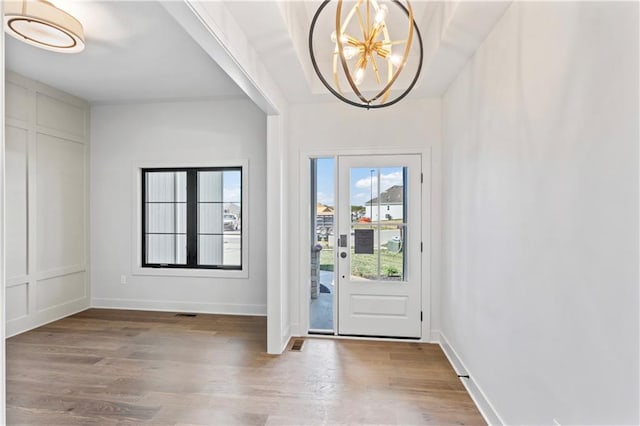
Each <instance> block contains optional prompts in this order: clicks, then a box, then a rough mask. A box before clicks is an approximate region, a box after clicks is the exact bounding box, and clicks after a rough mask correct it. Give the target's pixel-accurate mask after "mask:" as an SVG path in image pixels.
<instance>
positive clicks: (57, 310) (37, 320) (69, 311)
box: [5, 297, 89, 339]
mask: <svg viewBox="0 0 640 426" xmlns="http://www.w3.org/2000/svg"><path fill="white" fill-rule="evenodd" d="M88 302H89V298H87V297H81V298H79V299H76V300H72V301H70V302H65V303H61V304H60V305H57V306H53V307H51V308H47V309H44V310H42V311H39V312H37V313H36V314H34V315H24V316H21V317H18V318H15V319H13V320H9V321H7V324H6V327H7V328H6V331H7V333H6V336H5V337H6V338H7V339H8V338H10V337H13V336H17V335H18V334H22V333H26V332H28V331H31V330H34V329H36V328H40V327H43V326H45V325H48V324H51V323H53V322H56V321H59V320H61V319H63V318H66V317H70V316H71V315H75V314H77V313H80V312H83V311H86V310H87V309H89V303H88ZM48 312H52V313H51V314H50V315H46V314H47V313H48Z"/></svg>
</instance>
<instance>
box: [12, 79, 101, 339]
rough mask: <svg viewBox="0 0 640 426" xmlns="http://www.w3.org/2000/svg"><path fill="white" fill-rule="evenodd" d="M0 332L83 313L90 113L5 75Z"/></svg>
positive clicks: (66, 98)
mask: <svg viewBox="0 0 640 426" xmlns="http://www.w3.org/2000/svg"><path fill="white" fill-rule="evenodd" d="M6 77H7V80H6V83H5V87H6V119H5V124H6V127H5V136H6V141H5V152H4V153H5V155H6V164H5V167H6V184H5V185H6V186H5V188H6V201H7V205H6V216H5V217H6V228H5V229H6V247H8V248H9V249H8V250H7V252H6V290H5V291H6V300H5V304H4V306H5V307H6V327H7V329H6V331H7V336H12V335H15V334H18V333H21V332H24V331H27V330H29V329H32V328H35V327H38V326H41V325H43V324H46V323H49V322H51V321H55V320H57V319H59V318H62V317H64V316H67V315H71V314H73V313H76V312H78V311H81V310H84V309H86V308H87V307H89V297H90V296H89V294H90V287H89V270H88V268H89V265H88V260H89V259H88V257H89V256H88V249H89V237H88V229H89V223H88V212H89V197H88V192H87V191H88V187H89V184H88V178H89V172H88V167H87V166H88V159H89V105H88V104H87V103H86V102H85V101H83V100H81V99H78V98H75V97H73V96H71V95H68V94H66V93H63V92H60V91H59V90H56V89H53V88H51V87H49V86H46V85H44V84H41V83H39V82H37V81H34V80H30V79H28V78H25V77H22V76H20V75H18V74H15V73H10V72H9V73H7V75H6Z"/></svg>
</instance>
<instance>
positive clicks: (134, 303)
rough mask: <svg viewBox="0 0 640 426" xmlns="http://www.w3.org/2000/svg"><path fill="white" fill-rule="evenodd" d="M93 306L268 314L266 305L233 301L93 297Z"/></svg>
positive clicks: (166, 310) (223, 313) (141, 309)
mask: <svg viewBox="0 0 640 426" xmlns="http://www.w3.org/2000/svg"><path fill="white" fill-rule="evenodd" d="M91 307H93V308H110V309H136V310H140V311H162V312H189V313H197V314H219V315H250V316H261V317H263V316H266V315H267V306H266V305H246V304H232V303H196V302H173V301H162V300H135V299H104V298H93V299H91Z"/></svg>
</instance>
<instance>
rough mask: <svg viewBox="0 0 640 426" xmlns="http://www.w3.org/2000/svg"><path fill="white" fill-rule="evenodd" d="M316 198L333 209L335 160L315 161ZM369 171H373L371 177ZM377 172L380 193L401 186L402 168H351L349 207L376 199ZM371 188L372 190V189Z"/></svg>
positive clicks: (362, 204)
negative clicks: (316, 175) (394, 186)
mask: <svg viewBox="0 0 640 426" xmlns="http://www.w3.org/2000/svg"><path fill="white" fill-rule="evenodd" d="M316 164H317V173H318V179H317V190H318V193H317V197H318V202H319V203H322V204H325V205H327V206H333V207H335V203H336V200H335V196H334V184H335V181H334V179H335V177H334V176H335V174H334V173H335V159H334V158H319V159H318V161H317V163H316ZM371 170H374V174H373V177H372V176H371ZM378 171H379V172H380V183H381V186H380V188H381V191H385V190H386V189H388V188H390V187H391V186H393V185H402V168H401V167H388V168H384V167H383V168H380V169H377V168H353V169H351V177H350V189H351V205H353V206H364V205H365V203H366V202H367V201H369V200H370V199H371V198H372V197H371V195H372V189H373V198H375V197H377V192H378ZM372 186H373V188H372Z"/></svg>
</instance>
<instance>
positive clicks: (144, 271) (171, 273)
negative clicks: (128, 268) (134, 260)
mask: <svg viewBox="0 0 640 426" xmlns="http://www.w3.org/2000/svg"><path fill="white" fill-rule="evenodd" d="M132 275H143V276H144V275H146V276H154V277H186V278H240V279H242V278H249V271H247V270H246V269H243V270H224V269H188V268H141V267H139V266H138V267H137V268H136V269H134V271H133V274H132Z"/></svg>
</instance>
